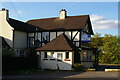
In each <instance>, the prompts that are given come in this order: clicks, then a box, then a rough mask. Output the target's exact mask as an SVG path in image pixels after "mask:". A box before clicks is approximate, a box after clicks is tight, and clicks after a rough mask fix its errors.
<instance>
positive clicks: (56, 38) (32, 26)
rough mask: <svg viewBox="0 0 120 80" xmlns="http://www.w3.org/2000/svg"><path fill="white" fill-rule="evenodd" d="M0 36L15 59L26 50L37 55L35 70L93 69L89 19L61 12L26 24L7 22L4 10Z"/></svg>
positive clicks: (15, 21) (12, 20)
mask: <svg viewBox="0 0 120 80" xmlns="http://www.w3.org/2000/svg"><path fill="white" fill-rule="evenodd" d="M0 16H1V17H0V18H2V27H0V28H2V29H3V34H1V35H0V36H2V37H3V38H4V40H5V41H6V42H7V43H8V45H10V47H11V48H12V49H13V50H14V51H15V52H16V56H17V57H19V56H27V54H28V53H27V52H26V49H27V48H33V49H35V50H36V51H37V53H36V54H37V55H39V56H38V57H39V58H38V64H39V65H38V68H41V69H59V70H72V69H73V67H72V66H73V65H74V64H75V63H81V64H83V65H84V66H85V67H87V68H92V67H93V58H92V55H93V52H92V50H91V48H90V42H91V41H90V38H91V35H93V30H92V26H91V21H90V17H89V15H78V16H67V11H66V10H65V9H62V10H60V16H59V17H53V18H44V19H33V20H28V21H27V22H26V23H24V22H21V21H18V20H15V19H11V18H9V16H8V10H6V9H2V10H1V11H0ZM4 32H5V34H4Z"/></svg>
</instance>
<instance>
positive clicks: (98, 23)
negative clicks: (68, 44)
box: [90, 14, 118, 29]
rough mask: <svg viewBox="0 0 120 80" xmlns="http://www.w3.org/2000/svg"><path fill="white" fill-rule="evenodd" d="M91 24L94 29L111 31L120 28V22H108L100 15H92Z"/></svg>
mask: <svg viewBox="0 0 120 80" xmlns="http://www.w3.org/2000/svg"><path fill="white" fill-rule="evenodd" d="M90 18H91V22H92V26H93V29H111V28H118V20H108V19H105V17H102V16H98V15H95V14H93V15H91V16H90Z"/></svg>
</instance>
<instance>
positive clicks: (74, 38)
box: [72, 31, 79, 41]
mask: <svg viewBox="0 0 120 80" xmlns="http://www.w3.org/2000/svg"><path fill="white" fill-rule="evenodd" d="M78 32H79V31H77V33H76V34H75V36H74V37H73V39H72V41H73V40H74V39H75V37H76V36H77V34H78Z"/></svg>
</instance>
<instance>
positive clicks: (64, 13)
mask: <svg viewBox="0 0 120 80" xmlns="http://www.w3.org/2000/svg"><path fill="white" fill-rule="evenodd" d="M66 17H67V11H66V10H65V9H62V10H60V19H65V18H66Z"/></svg>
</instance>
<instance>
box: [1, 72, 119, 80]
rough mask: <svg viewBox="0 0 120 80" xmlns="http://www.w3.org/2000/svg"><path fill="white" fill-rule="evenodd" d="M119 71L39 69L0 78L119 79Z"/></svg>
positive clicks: (10, 79) (51, 79) (48, 79)
mask: <svg viewBox="0 0 120 80" xmlns="http://www.w3.org/2000/svg"><path fill="white" fill-rule="evenodd" d="M119 75H120V72H104V71H87V72H72V71H41V72H40V73H34V74H33V73H32V74H30V73H29V74H24V75H7V76H3V79H2V80H120V78H119Z"/></svg>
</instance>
